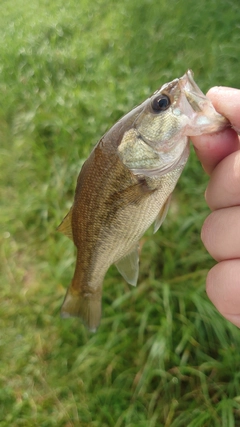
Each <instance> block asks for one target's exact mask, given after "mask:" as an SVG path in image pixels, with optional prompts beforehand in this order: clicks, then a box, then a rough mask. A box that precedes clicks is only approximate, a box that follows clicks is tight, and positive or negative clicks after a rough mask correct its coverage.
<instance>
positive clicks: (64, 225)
mask: <svg viewBox="0 0 240 427" xmlns="http://www.w3.org/2000/svg"><path fill="white" fill-rule="evenodd" d="M57 230H58V231H60V233H63V234H65V236H67V237H69V239H71V240H73V234H72V207H71V209H70V211H69V212H68V214H67V215H66V216H65V218H63V220H62V222H61V224H60V225H59V226H58V228H57Z"/></svg>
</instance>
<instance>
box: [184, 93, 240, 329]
mask: <svg viewBox="0 0 240 427" xmlns="http://www.w3.org/2000/svg"><path fill="white" fill-rule="evenodd" d="M207 96H208V97H209V98H210V99H211V101H212V103H213V105H214V107H215V108H216V110H217V111H218V112H219V113H221V114H223V115H224V116H225V117H227V118H228V120H229V121H230V123H231V124H232V126H233V127H234V129H240V90H238V89H232V88H225V87H215V88H212V89H210V91H209V92H208V94H207ZM239 141H240V140H239V137H238V135H237V133H236V132H235V131H234V130H233V129H231V128H227V129H225V130H223V131H221V132H219V133H217V134H213V135H202V136H198V137H192V142H193V144H194V147H195V150H196V153H197V156H198V158H199V160H200V161H201V163H202V165H203V168H204V170H205V171H206V172H207V173H208V174H209V175H210V181H209V184H208V187H207V190H206V193H205V197H206V201H207V203H208V205H209V207H210V209H211V210H212V213H211V214H210V215H209V216H208V217H207V219H206V220H205V222H204V224H203V227H202V234H201V237H202V241H203V243H204V245H205V247H206V249H207V250H208V252H209V253H210V254H211V255H212V257H213V258H214V259H215V260H216V261H218V264H216V265H215V266H214V267H213V268H212V269H211V270H210V271H209V273H208V276H207V280H206V290H207V294H208V296H209V298H210V300H211V301H212V302H213V304H214V305H215V306H216V308H217V309H218V310H219V312H220V313H221V314H222V315H223V316H224V317H226V319H228V320H229V321H230V322H232V323H234V324H235V325H237V326H238V327H240V144H239Z"/></svg>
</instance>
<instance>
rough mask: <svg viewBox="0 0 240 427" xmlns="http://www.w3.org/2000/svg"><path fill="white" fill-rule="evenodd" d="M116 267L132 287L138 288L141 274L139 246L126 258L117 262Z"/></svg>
mask: <svg viewBox="0 0 240 427" xmlns="http://www.w3.org/2000/svg"><path fill="white" fill-rule="evenodd" d="M115 265H116V267H117V269H118V271H119V273H120V274H121V275H122V276H123V278H124V279H125V280H126V281H127V282H128V283H129V284H130V285H132V286H136V285H137V280H138V272H139V254H138V245H137V246H136V247H134V249H133V250H132V251H131V252H130V253H128V254H127V255H126V256H125V257H123V258H121V259H120V260H119V261H118V262H116V263H115Z"/></svg>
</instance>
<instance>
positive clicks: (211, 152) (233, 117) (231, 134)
mask: <svg viewBox="0 0 240 427" xmlns="http://www.w3.org/2000/svg"><path fill="white" fill-rule="evenodd" d="M207 97H208V98H209V99H211V101H212V103H213V105H214V107H215V109H216V110H217V111H218V112H219V113H221V114H222V115H223V116H225V117H227V118H228V120H229V121H230V123H231V124H232V126H233V127H234V129H236V130H237V129H240V90H238V89H233V88H228V87H214V88H212V89H210V90H209V92H208V93H207ZM191 140H192V142H193V145H194V147H195V151H196V154H197V156H198V158H199V160H200V162H201V163H202V165H203V168H204V170H205V171H206V172H207V173H208V174H211V172H212V171H213V169H214V168H215V167H216V165H217V164H218V163H219V162H220V161H221V160H222V159H223V158H225V157H226V156H228V155H229V154H231V153H233V152H234V151H237V150H238V149H239V138H238V135H237V133H236V132H235V131H234V130H233V129H231V128H227V129H224V130H223V131H221V132H218V133H214V134H211V135H210V134H209V135H201V136H195V137H192V138H191Z"/></svg>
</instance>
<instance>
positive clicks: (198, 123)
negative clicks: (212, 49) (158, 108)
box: [179, 70, 230, 136]
mask: <svg viewBox="0 0 240 427" xmlns="http://www.w3.org/2000/svg"><path fill="white" fill-rule="evenodd" d="M179 86H180V89H181V93H182V95H183V96H182V97H181V100H180V103H181V109H182V111H183V112H184V114H186V115H187V116H188V117H189V119H190V122H191V124H189V126H188V136H194V135H200V134H202V133H214V132H219V131H221V130H223V129H225V128H226V127H228V126H230V123H229V121H228V120H227V119H226V117H224V116H222V115H221V114H219V113H218V112H217V111H216V110H215V108H214V107H213V105H212V103H211V101H210V100H209V99H208V98H207V97H206V95H204V94H203V92H202V91H201V90H200V89H199V87H198V85H197V84H196V83H195V81H194V79H193V72H192V71H191V70H188V71H187V72H186V73H185V74H184V75H183V76H182V77H181V78H180V79H179ZM187 104H188V105H187Z"/></svg>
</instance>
